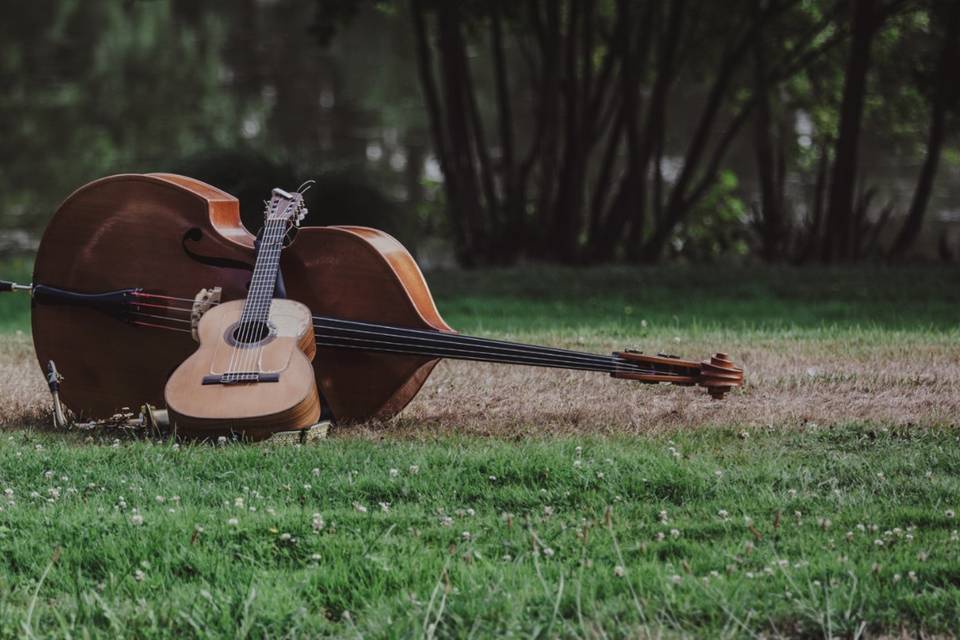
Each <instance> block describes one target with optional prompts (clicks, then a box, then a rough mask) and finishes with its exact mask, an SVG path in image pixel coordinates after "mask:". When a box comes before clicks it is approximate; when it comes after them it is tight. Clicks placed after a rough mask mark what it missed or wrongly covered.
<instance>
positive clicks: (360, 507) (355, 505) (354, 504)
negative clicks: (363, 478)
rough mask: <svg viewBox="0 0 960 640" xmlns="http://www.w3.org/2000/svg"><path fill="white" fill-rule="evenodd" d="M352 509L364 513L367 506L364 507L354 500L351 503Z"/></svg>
mask: <svg viewBox="0 0 960 640" xmlns="http://www.w3.org/2000/svg"><path fill="white" fill-rule="evenodd" d="M353 510H354V511H356V512H357V513H366V512H367V508H366V507H365V506H363V505H362V504H360V503H359V502H354V503H353Z"/></svg>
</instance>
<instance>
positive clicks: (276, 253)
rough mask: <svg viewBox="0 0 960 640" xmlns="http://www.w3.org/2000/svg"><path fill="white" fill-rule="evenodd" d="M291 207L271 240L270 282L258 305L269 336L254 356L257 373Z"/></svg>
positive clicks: (268, 325)
mask: <svg viewBox="0 0 960 640" xmlns="http://www.w3.org/2000/svg"><path fill="white" fill-rule="evenodd" d="M291 206H293V203H288V204H287V206H286V208H285V209H284V211H283V213H282V214H281V215H280V216H279V217H278V219H277V220H276V221H275V228H276V237H274V238H272V239H271V240H270V242H271V244H272V246H273V249H272V250H271V251H272V253H271V254H270V262H269V263H268V264H267V270H268V271H267V280H268V282H265V283H264V284H263V286H262V289H263V291H262V293H261V296H260V298H261V300H260V301H259V302H258V304H259V305H260V306H262V307H263V309H261V310H260V311H259V313H260V315H261V316H262V322H263V324H264V326H265V327H266V328H267V332H268V333H267V335H265V336H263V338H262V339H261V340H260V342H259V344H258V347H257V350H256V353H255V354H254V357H253V362H252V365H255V366H256V369H257V373H260V372H261V371H260V370H261V369H262V368H263V362H262V357H263V348H264V345H265V344H266V342H267V340H266V338H267V336H269V331H270V328H269V327H270V324H269V321H270V307H271V306H273V294H274V293H275V291H276V285H277V270H278V267H279V263H280V253H281V252H282V251H283V242H282V238H283V235H284V234H285V232H286V221H287V217H286V216H287V211H288V210H289V209H290V207H291ZM266 235H267V234H266V233H264V236H266Z"/></svg>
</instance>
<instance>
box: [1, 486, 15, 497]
mask: <svg viewBox="0 0 960 640" xmlns="http://www.w3.org/2000/svg"><path fill="white" fill-rule="evenodd" d="M3 495H5V496H6V497H8V498H12V497H13V489H11V488H9V487H7V488H6V489H4V490H3Z"/></svg>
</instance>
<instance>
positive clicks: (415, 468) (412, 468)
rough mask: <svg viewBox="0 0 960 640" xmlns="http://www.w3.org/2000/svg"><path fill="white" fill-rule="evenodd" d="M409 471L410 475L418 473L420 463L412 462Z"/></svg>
mask: <svg viewBox="0 0 960 640" xmlns="http://www.w3.org/2000/svg"><path fill="white" fill-rule="evenodd" d="M409 471H410V475H412V476H415V475H417V474H418V473H420V465H418V464H412V465H410V469H409Z"/></svg>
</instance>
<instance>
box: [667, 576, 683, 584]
mask: <svg viewBox="0 0 960 640" xmlns="http://www.w3.org/2000/svg"><path fill="white" fill-rule="evenodd" d="M670 582H671V583H673V584H680V583H681V582H683V577H682V576H678V575H676V574H674V575H672V576H670Z"/></svg>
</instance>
